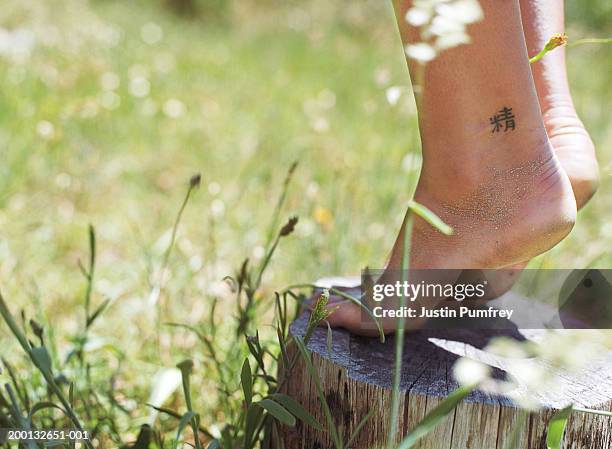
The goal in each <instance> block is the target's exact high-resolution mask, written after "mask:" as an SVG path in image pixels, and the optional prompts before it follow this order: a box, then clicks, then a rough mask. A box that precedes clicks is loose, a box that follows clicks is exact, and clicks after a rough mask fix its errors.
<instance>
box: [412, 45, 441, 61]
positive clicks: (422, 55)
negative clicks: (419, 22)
mask: <svg viewBox="0 0 612 449" xmlns="http://www.w3.org/2000/svg"><path fill="white" fill-rule="evenodd" d="M406 55H408V57H409V58H412V59H415V60H416V61H419V62H429V61H431V60H432V59H433V58H435V57H436V50H435V49H434V48H433V47H432V46H431V45H429V44H426V43H425V42H420V43H418V44H410V45H407V46H406Z"/></svg>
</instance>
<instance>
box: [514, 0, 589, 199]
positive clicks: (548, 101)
mask: <svg viewBox="0 0 612 449" xmlns="http://www.w3.org/2000/svg"><path fill="white" fill-rule="evenodd" d="M520 6H521V17H522V21H523V28H524V32H525V40H526V43H527V49H528V51H529V54H530V55H534V54H536V53H537V52H538V51H540V50H541V49H542V48H543V47H544V45H545V44H546V42H547V41H548V39H550V37H551V36H553V35H554V34H557V33H563V32H564V29H565V24H564V10H563V0H520ZM531 70H532V73H533V78H534V81H535V86H536V90H537V93H538V98H539V102H540V108H541V109H542V117H543V119H544V124H545V126H546V131H547V132H548V137H549V139H550V141H551V144H552V146H553V148H554V149H555V153H556V155H557V158H558V159H559V162H560V163H561V165H562V166H563V169H564V171H565V172H566V173H567V175H568V177H569V179H570V182H571V183H572V187H573V190H574V195H575V197H576V203H577V205H578V208H579V209H580V208H581V207H582V206H584V204H585V203H586V202H587V201H588V200H589V199H590V198H591V196H592V195H593V194H594V193H595V190H596V189H597V184H598V179H599V175H598V166H597V160H596V158H595V151H594V147H593V142H592V141H591V138H590V136H589V134H588V133H587V131H586V130H585V128H584V125H583V124H582V122H581V121H580V119H579V118H578V115H577V114H576V110H575V109H574V104H573V102H572V96H571V94H570V90H569V84H568V79H567V71H566V67H565V48H559V49H556V50H554V51H553V52H551V53H548V54H547V55H546V56H545V57H544V58H542V59H540V60H539V61H538V62H536V63H534V64H532V65H531Z"/></svg>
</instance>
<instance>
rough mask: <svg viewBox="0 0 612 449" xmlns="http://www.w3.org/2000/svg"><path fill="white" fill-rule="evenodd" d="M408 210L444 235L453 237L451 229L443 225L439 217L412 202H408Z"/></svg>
mask: <svg viewBox="0 0 612 449" xmlns="http://www.w3.org/2000/svg"><path fill="white" fill-rule="evenodd" d="M408 209H410V210H411V211H412V212H414V213H415V214H417V215H418V216H419V217H421V218H422V219H423V220H425V221H426V222H427V223H429V224H430V225H432V226H433V227H434V228H436V229H437V230H438V231H440V232H441V233H442V234H444V235H453V232H454V231H453V228H451V227H450V226H449V225H447V224H446V223H444V222H443V221H442V219H440V217H438V216H437V215H436V214H434V213H433V212H432V211H430V210H429V209H427V208H426V207H425V206H423V205H422V204H419V203H417V202H416V201H414V200H410V201H409V202H408Z"/></svg>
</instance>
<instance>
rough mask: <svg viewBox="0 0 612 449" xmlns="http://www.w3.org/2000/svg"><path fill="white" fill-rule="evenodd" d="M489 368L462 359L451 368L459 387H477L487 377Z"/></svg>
mask: <svg viewBox="0 0 612 449" xmlns="http://www.w3.org/2000/svg"><path fill="white" fill-rule="evenodd" d="M490 372H491V368H490V367H489V366H487V365H485V364H484V363H481V362H477V361H476V360H473V359H468V358H466V357H462V358H460V359H459V360H457V362H456V363H455V365H454V366H453V374H454V376H455V379H456V380H457V382H459V384H461V385H478V384H479V383H481V382H482V381H484V380H485V379H487V378H488V377H489V374H490Z"/></svg>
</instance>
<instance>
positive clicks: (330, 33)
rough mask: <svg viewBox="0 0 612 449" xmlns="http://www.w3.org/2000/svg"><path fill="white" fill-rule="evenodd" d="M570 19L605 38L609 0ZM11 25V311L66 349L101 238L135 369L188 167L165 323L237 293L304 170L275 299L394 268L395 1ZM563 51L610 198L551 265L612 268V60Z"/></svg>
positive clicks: (77, 14) (7, 124) (2, 209)
mask: <svg viewBox="0 0 612 449" xmlns="http://www.w3.org/2000/svg"><path fill="white" fill-rule="evenodd" d="M567 9H568V29H567V32H568V35H569V36H570V40H572V39H578V38H583V37H607V36H610V35H612V4H611V3H610V2H609V1H607V0H598V1H589V2H583V1H579V0H572V1H571V2H569V3H568V8H567ZM0 27H1V28H0V83H1V86H2V89H1V90H0V283H1V284H0V287H1V288H2V291H3V294H4V296H5V297H6V298H7V301H8V303H9V304H10V305H12V307H13V308H14V309H15V310H17V309H19V308H21V307H24V308H26V310H28V314H29V316H32V315H33V316H35V317H39V318H40V319H41V320H43V321H50V322H52V323H54V324H57V326H56V327H55V330H54V332H56V333H58V334H59V335H60V336H61V335H63V334H68V333H69V332H70V331H71V330H73V329H74V328H76V327H77V326H78V325H79V321H78V320H77V319H75V314H77V313H81V312H80V311H79V312H75V311H76V310H80V309H78V304H79V303H80V302H81V301H82V293H83V288H84V281H83V277H82V276H81V273H79V270H78V261H79V260H82V259H86V258H87V225H88V224H89V223H92V224H93V225H94V226H95V227H96V230H97V234H98V252H99V254H98V271H97V278H96V284H95V291H94V293H95V296H94V298H95V301H96V302H99V301H100V300H101V299H102V298H111V300H112V301H113V302H112V304H111V307H110V308H109V310H108V311H107V312H106V314H105V315H104V316H103V317H102V318H101V319H100V322H99V323H98V326H97V328H96V332H97V333H98V334H100V335H102V336H104V338H106V339H108V340H109V341H115V342H116V341H118V340H120V339H123V342H122V343H123V345H124V346H125V345H126V344H130V343H131V342H133V347H132V348H131V349H130V350H131V351H133V353H134V354H138V353H139V351H141V350H142V345H143V341H144V340H143V339H144V338H145V337H146V336H147V335H149V332H150V327H151V322H150V315H149V314H148V309H149V305H148V302H147V298H148V295H149V293H150V291H151V288H152V285H153V283H154V282H155V279H156V276H157V274H158V270H159V265H160V262H161V259H162V254H163V251H164V250H165V248H166V246H167V244H168V241H169V238H170V230H171V227H172V224H173V221H174V217H175V215H176V212H177V210H178V208H179V206H180V203H181V201H182V198H183V196H184V194H185V189H186V184H187V181H188V179H189V177H190V176H191V175H192V174H193V173H196V172H201V173H202V187H201V189H200V191H198V192H197V194H196V195H195V196H194V197H193V198H192V201H191V202H190V204H189V205H188V207H187V210H186V212H185V215H184V217H183V222H182V224H181V227H180V231H179V236H178V240H177V245H176V247H175V252H174V253H173V254H172V257H171V260H170V275H169V276H168V278H167V280H166V289H165V292H164V295H165V296H166V298H167V301H168V302H169V304H171V306H172V307H171V314H172V316H170V317H168V320H169V321H170V320H174V321H181V320H182V321H185V322H197V321H198V320H199V319H201V317H202V316H204V315H205V314H206V313H208V308H209V305H207V303H206V301H203V300H202V298H204V297H209V296H216V297H218V298H221V299H223V298H225V297H227V293H228V292H227V287H226V286H225V284H224V283H223V282H222V278H223V276H225V275H227V274H232V273H233V272H234V270H235V268H236V267H238V266H239V265H240V263H241V262H242V260H243V259H244V258H245V257H249V258H251V259H252V260H254V261H258V260H260V259H261V257H263V254H264V248H263V245H264V244H265V240H266V229H267V226H268V225H269V223H270V219H271V215H272V212H273V209H274V205H275V202H276V197H277V195H278V194H279V192H280V190H281V187H282V182H283V179H284V177H285V173H286V171H287V169H288V167H289V166H290V165H291V163H292V162H293V161H296V160H297V161H299V168H298V169H297V171H296V174H295V177H294V180H293V183H292V185H291V187H290V190H289V194H288V203H287V205H286V207H285V209H284V212H283V214H284V216H288V215H289V214H297V215H299V217H300V222H299V224H298V227H297V230H296V233H295V234H294V235H293V236H291V238H288V239H285V240H284V241H283V242H282V245H281V247H280V249H279V253H278V254H277V256H276V257H275V259H274V261H273V262H272V265H271V269H270V271H269V272H268V273H267V277H266V278H265V279H264V282H265V285H266V286H267V288H268V289H269V291H272V289H274V288H276V289H278V288H282V287H283V286H285V285H287V284H290V283H296V282H308V281H312V280H314V279H316V278H318V277H321V276H325V275H331V274H356V273H358V272H359V270H360V269H361V268H362V267H364V266H366V265H368V266H370V267H380V266H382V264H383V263H384V260H385V257H386V255H387V251H388V249H389V248H390V246H391V244H392V241H393V239H394V237H395V234H396V232H397V230H398V227H399V224H400V220H401V218H402V216H403V213H404V204H405V202H406V201H407V200H408V199H409V198H410V197H411V192H412V189H413V186H414V183H415V178H416V176H417V175H418V170H419V164H420V155H419V139H418V132H417V128H416V125H415V123H416V118H415V115H414V114H415V108H414V101H413V99H412V93H411V91H410V88H409V86H410V83H409V77H408V72H407V69H406V65H405V61H404V56H403V49H402V45H401V42H400V40H399V37H398V34H397V31H396V25H395V22H394V17H393V15H392V11H391V7H390V3H389V2H386V1H381V0H370V1H351V2H329V1H325V0H312V1H310V0H309V1H305V0H302V1H272V0H265V1H251V0H242V1H235V2H230V1H222V0H217V1H212V0H210V1H194V2H193V4H192V3H190V2H187V1H184V2H182V1H179V0H176V1H174V2H156V1H138V0H134V1H111V0H108V1H107V0H105V1H103V0H97V1H80V0H61V1H60V0H56V1H53V2H40V1H34V0H4V1H3V6H2V8H0ZM567 51H568V63H569V74H570V79H571V85H572V91H573V94H574V99H575V103H576V107H577V109H578V111H579V113H580V115H581V117H582V119H583V121H584V122H585V124H586V126H587V128H588V129H589V131H590V132H591V135H592V138H593V140H594V141H595V144H596V147H597V150H598V156H599V160H600V165H601V173H602V184H601V187H600V190H599V192H598V193H597V195H596V196H595V197H594V199H593V200H592V201H591V203H590V204H589V205H588V206H587V207H586V208H585V209H584V210H583V211H582V212H581V213H580V216H579V219H578V223H577V226H576V228H575V229H574V231H573V232H572V234H571V235H570V236H569V237H568V238H567V239H566V240H565V241H564V242H563V243H562V244H560V245H559V246H558V247H556V248H555V249H554V250H553V251H551V252H550V253H549V254H548V255H545V256H543V257H544V260H543V263H544V266H548V267H565V268H577V267H586V266H588V265H590V264H596V265H598V266H600V267H608V268H612V256H610V251H609V250H610V247H611V246H612V222H611V221H610V211H611V210H612V121H611V120H610V105H611V104H612V77H611V76H610V74H611V73H612V58H611V56H612V46H611V45H608V46H605V45H584V46H578V47H574V48H569V49H568V50H567ZM606 254H607V255H606ZM79 319H80V316H79ZM4 336H5V329H4V328H1V329H0V337H1V338H4ZM168 338H173V337H170V336H169V337H168ZM183 343H184V347H185V348H189V344H188V342H187V343H186V342H182V341H179V340H172V343H171V344H172V345H174V346H173V347H175V348H176V350H177V351H178V352H180V351H181V350H182V349H181V348H183V346H182V345H183ZM185 351H187V349H185ZM136 357H138V356H136ZM143 361H144V362H150V361H151V360H150V359H147V360H144V357H143ZM151 369H153V368H151Z"/></svg>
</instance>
